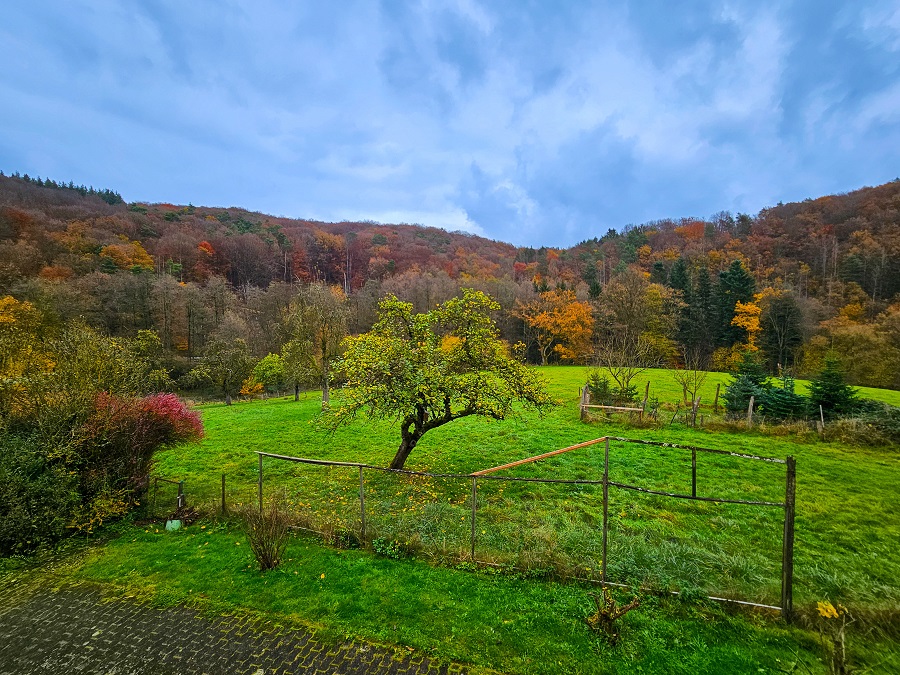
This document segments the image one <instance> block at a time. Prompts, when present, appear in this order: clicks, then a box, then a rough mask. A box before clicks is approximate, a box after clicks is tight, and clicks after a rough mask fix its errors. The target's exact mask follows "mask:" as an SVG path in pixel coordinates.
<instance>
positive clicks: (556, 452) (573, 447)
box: [469, 436, 606, 476]
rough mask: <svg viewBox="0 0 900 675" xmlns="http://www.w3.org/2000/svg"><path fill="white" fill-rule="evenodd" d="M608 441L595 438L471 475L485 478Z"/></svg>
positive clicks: (604, 438)
mask: <svg viewBox="0 0 900 675" xmlns="http://www.w3.org/2000/svg"><path fill="white" fill-rule="evenodd" d="M605 440H606V436H604V437H603V438H595V439H594V440H592V441H585V442H584V443H577V444H576V445H570V446H569V447H568V448H562V449H560V450H554V451H553V452H545V453H544V454H543V455H535V456H534V457H526V458H525V459H520V460H518V461H516V462H510V463H509V464H501V465H500V466H493V467H491V468H490V469H482V470H481V471H475V472H473V473H470V474H469V475H470V476H484V475H485V474H488V473H493V472H494V471H500V470H501V469H511V468H512V467H514V466H520V465H522V464H528V463H530V462H536V461H538V460H539V459H546V458H547V457H553V456H554V455H561V454H562V453H564V452H569V451H570V450H577V449H578V448H586V447H587V446H589V445H594V444H595V443H602V442H603V441H605Z"/></svg>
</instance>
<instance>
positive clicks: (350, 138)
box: [0, 0, 900, 246]
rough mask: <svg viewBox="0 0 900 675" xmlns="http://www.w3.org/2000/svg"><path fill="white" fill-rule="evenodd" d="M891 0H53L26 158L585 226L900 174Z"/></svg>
mask: <svg viewBox="0 0 900 675" xmlns="http://www.w3.org/2000/svg"><path fill="white" fill-rule="evenodd" d="M898 17H900V13H898V12H897V9H896V6H895V3H891V2H889V1H883V2H874V3H865V6H863V5H852V4H850V5H848V4H847V3H841V2H837V1H836V0H826V2H824V3H822V2H816V3H812V2H807V1H804V2H798V3H792V4H790V5H785V6H769V5H759V4H758V3H751V2H729V3H724V4H723V3H720V2H713V1H712V0H709V1H705V0H691V1H690V2H689V3H686V4H684V3H683V4H681V5H679V6H678V7H674V6H671V4H666V3H662V2H652V3H639V4H631V5H622V4H619V3H609V2H600V3H596V2H573V3H563V4H559V3H542V2H537V3H529V4H528V5H527V8H523V6H522V5H521V3H513V2H509V1H500V0H496V1H479V0H418V1H417V2H400V1H399V0H384V1H383V2H374V1H362V0H349V1H348V2H346V3H342V4H341V5H340V6H339V7H338V6H334V5H323V4H321V3H307V4H301V5H296V6H294V5H285V4H283V3H277V2H272V1H270V0H263V1H261V2H259V3H252V4H251V3H249V2H245V1H244V0H231V1H230V2H225V3H218V2H216V3H213V2H211V1H210V0H206V1H204V2H197V3H187V4H184V3H180V4H179V3H157V2H149V1H146V2H137V1H133V2H126V3H113V2H110V1H107V2H100V1H99V0H98V1H95V2H88V3H86V4H83V5H79V6H75V5H65V4H64V5H59V4H58V3H50V2H47V1H46V0H35V1H34V2H31V3H29V4H28V5H14V6H13V7H11V8H7V9H6V10H5V21H4V24H3V25H2V26H0V58H2V59H3V61H4V64H5V65H6V67H5V68H4V69H3V71H2V72H0V95H2V96H3V97H4V101H5V103H6V105H5V106H4V107H3V108H2V109H0V124H3V128H4V130H5V133H4V135H3V138H2V139H0V153H2V157H3V158H4V159H3V161H4V162H5V163H7V165H6V166H4V167H0V168H3V169H4V170H6V171H14V170H19V171H25V172H28V173H31V174H40V175H51V176H52V177H55V178H58V179H61V180H69V179H72V180H76V181H77V182H84V183H93V184H95V185H98V186H101V185H102V186H108V187H111V188H114V189H117V190H119V191H120V192H122V193H123V195H124V196H125V197H126V198H128V199H133V200H138V199H142V200H143V199H146V200H151V201H180V202H187V201H191V202H193V203H195V204H213V205H241V206H246V207H248V208H252V209H257V210H261V211H267V212H273V213H276V214H284V215H291V216H297V217H310V218H321V219H324V220H340V219H343V218H351V217H352V218H353V219H375V220H389V219H391V218H394V217H396V218H398V219H403V220H407V221H419V222H422V224H425V225H437V226H444V227H448V228H452V229H465V230H468V231H476V232H483V233H484V234H486V235H488V236H492V237H496V238H500V239H505V240H509V241H512V242H514V243H517V244H529V245H536V246H539V245H542V244H546V245H556V246H561V245H567V244H571V243H574V242H575V241H578V240H579V239H582V238H585V237H588V236H595V235H596V234H602V233H603V232H605V230H606V229H607V228H608V227H621V226H623V225H626V224H628V223H639V222H642V221H645V220H651V219H655V218H662V217H679V216H689V215H693V216H704V215H709V214H711V213H713V212H716V211H719V210H721V209H731V210H740V211H749V212H755V211H756V210H758V209H759V208H761V207H763V206H767V205H770V204H772V203H775V202H777V201H782V200H783V201H787V200H790V199H802V198H805V197H810V196H817V195H819V194H822V193H825V192H829V191H840V190H849V189H853V188H855V187H858V186H859V185H862V184H866V183H868V184H874V183H878V182H881V181H884V180H888V179H891V178H893V177H894V176H895V174H896V166H897V160H898V148H900V143H898V142H897V141H898V136H900V119H898V115H897V112H896V111H897V110H898V109H900V105H898V102H900V101H898V98H900V90H898V86H900V85H898V82H900V60H898V59H897V58H896V56H897V51H898V50H900V18H898Z"/></svg>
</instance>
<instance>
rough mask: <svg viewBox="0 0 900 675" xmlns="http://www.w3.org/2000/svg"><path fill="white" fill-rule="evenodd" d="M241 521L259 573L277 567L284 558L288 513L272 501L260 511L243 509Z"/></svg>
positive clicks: (288, 520)
mask: <svg viewBox="0 0 900 675" xmlns="http://www.w3.org/2000/svg"><path fill="white" fill-rule="evenodd" d="M241 520H242V522H243V526H244V532H245V533H246V534H247V539H249V540H250V550H251V551H253V555H254V556H255V557H256V562H258V563H259V569H260V571H262V572H265V571H266V570H272V569H275V568H276V567H278V566H279V565H280V564H281V561H282V559H283V558H284V549H285V547H286V546H287V536H288V527H289V525H290V519H289V517H288V513H287V512H286V511H285V510H284V509H283V508H282V507H281V505H280V503H279V501H278V500H277V499H276V500H273V501H272V502H271V503H270V504H269V506H268V508H264V509H262V510H260V509H257V508H254V507H252V506H247V507H244V508H243V509H242V510H241Z"/></svg>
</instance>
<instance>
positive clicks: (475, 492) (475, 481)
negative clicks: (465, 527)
mask: <svg viewBox="0 0 900 675" xmlns="http://www.w3.org/2000/svg"><path fill="white" fill-rule="evenodd" d="M477 503H478V478H477V477H476V476H472V562H475V509H476V506H477Z"/></svg>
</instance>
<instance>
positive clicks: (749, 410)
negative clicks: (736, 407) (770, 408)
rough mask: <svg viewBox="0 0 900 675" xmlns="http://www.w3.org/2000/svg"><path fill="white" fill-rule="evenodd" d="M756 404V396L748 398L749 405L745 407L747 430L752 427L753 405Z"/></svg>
mask: <svg viewBox="0 0 900 675" xmlns="http://www.w3.org/2000/svg"><path fill="white" fill-rule="evenodd" d="M755 402H756V396H751V397H750V405H748V406H747V428H748V429H749V428H750V427H752V426H753V404H754V403H755Z"/></svg>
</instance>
